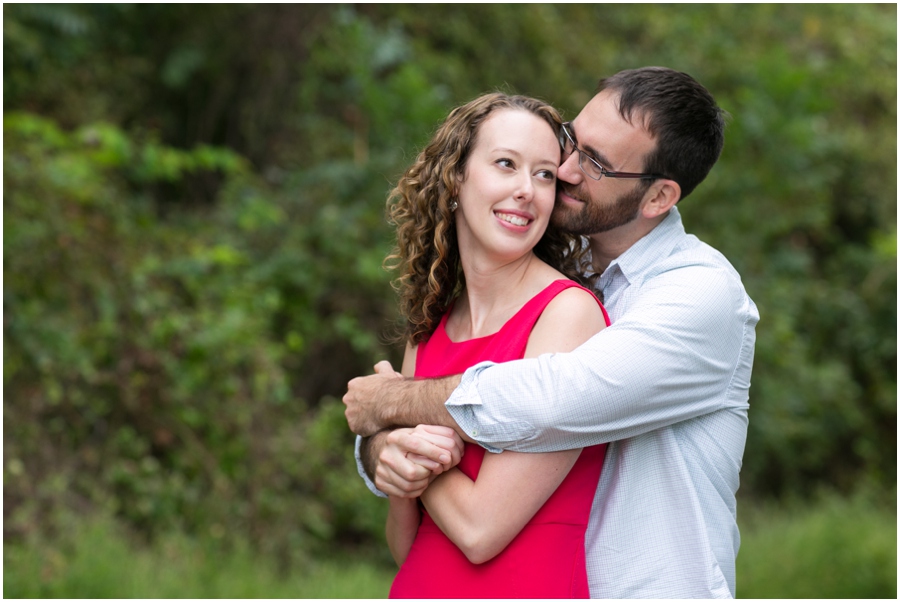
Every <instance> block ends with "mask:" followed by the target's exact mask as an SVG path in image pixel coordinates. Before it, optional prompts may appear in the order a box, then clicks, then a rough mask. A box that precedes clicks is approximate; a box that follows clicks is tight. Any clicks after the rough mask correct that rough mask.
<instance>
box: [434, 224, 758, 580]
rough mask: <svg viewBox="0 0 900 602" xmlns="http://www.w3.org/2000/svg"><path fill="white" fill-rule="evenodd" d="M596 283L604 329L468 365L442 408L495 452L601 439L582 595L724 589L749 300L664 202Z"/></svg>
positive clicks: (724, 263) (740, 443)
mask: <svg viewBox="0 0 900 602" xmlns="http://www.w3.org/2000/svg"><path fill="white" fill-rule="evenodd" d="M599 287H600V289H601V290H602V291H603V294H604V299H605V305H606V308H607V310H608V311H609V314H610V317H611V319H612V322H613V323H612V326H610V327H608V328H606V329H605V330H603V331H601V332H600V333H598V334H597V335H595V336H594V337H593V338H591V339H590V340H589V341H588V342H586V343H585V344H583V345H582V346H581V347H579V348H577V349H576V350H574V351H572V352H571V353H557V354H548V355H544V356H541V357H539V358H534V359H526V360H518V361H515V362H509V363H505V364H491V363H488V362H485V363H482V364H479V365H477V366H474V367H472V368H470V369H469V370H468V371H467V372H466V373H465V374H464V376H463V378H462V382H461V383H460V386H459V387H458V388H457V389H456V391H455V392H454V393H453V395H452V396H451V397H450V399H449V400H448V401H447V409H448V410H449V411H450V414H451V415H452V416H453V418H454V419H455V420H456V421H457V423H458V424H459V425H460V427H461V428H462V429H464V430H465V431H466V432H467V433H468V434H469V436H471V437H472V438H473V439H475V440H476V441H478V442H479V443H480V444H481V445H482V446H484V447H486V448H487V449H488V450H490V451H500V450H501V449H508V450H516V451H528V452H549V451H558V450H562V449H571V448H575V447H586V446H588V445H595V444H598V443H607V442H609V448H608V449H607V455H606V461H605V463H604V466H603V473H602V475H601V477H600V482H599V484H598V487H597V492H596V494H595V497H594V503H593V507H592V509H591V517H590V521H589V525H588V531H587V541H586V556H587V570H588V580H589V583H590V590H591V596H592V597H595V598H696V597H705V598H730V597H734V595H735V568H734V564H735V557H736V556H737V552H738V547H739V545H740V535H739V533H738V528H737V522H736V508H735V492H736V491H737V488H738V474H739V472H740V468H741V459H742V457H743V453H744V443H745V441H746V436H747V411H748V407H749V405H748V392H749V388H750V371H751V368H752V364H753V348H754V342H755V339H756V334H755V326H756V323H757V322H758V321H759V313H758V311H757V309H756V305H755V304H754V303H753V301H752V300H751V299H750V297H748V296H747V293H746V291H745V290H744V287H743V285H742V283H741V279H740V276H739V275H738V273H737V272H736V271H735V270H734V268H733V267H732V266H731V264H730V263H729V262H728V260H726V259H725V257H724V256H723V255H722V254H721V253H719V252H718V251H716V250H715V249H713V248H712V247H710V246H709V245H706V244H705V243H703V242H701V241H699V240H698V239H697V238H696V237H694V236H692V235H688V234H686V233H685V231H684V227H683V226H682V222H681V216H680V215H679V213H678V210H677V209H674V208H673V209H672V210H671V212H670V214H669V215H668V216H667V217H666V219H665V220H663V221H662V222H661V223H660V224H659V225H658V226H657V227H656V228H654V229H653V230H652V231H651V232H650V233H649V234H647V235H646V236H644V237H643V238H642V239H640V240H639V241H638V242H637V243H635V244H634V245H633V246H632V247H631V248H629V249H628V250H627V251H626V252H625V253H623V254H622V255H621V256H619V257H618V258H617V259H616V260H615V261H613V262H612V263H611V264H610V265H609V266H608V267H607V268H606V270H604V272H603V274H602V275H601V277H600V281H599Z"/></svg>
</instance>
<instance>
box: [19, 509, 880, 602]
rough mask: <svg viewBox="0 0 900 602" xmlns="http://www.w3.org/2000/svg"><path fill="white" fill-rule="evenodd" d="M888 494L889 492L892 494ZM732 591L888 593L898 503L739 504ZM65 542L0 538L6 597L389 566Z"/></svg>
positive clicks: (289, 583) (325, 575) (105, 523)
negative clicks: (284, 567) (300, 564)
mask: <svg viewBox="0 0 900 602" xmlns="http://www.w3.org/2000/svg"><path fill="white" fill-rule="evenodd" d="M894 499H896V498H894ZM740 512H741V515H740V524H741V533H742V544H741V551H740V554H739V556H738V567H737V574H738V595H739V597H741V598H891V599H896V597H897V517H896V502H894V503H893V504H890V503H887V504H886V503H884V502H881V503H875V502H874V501H872V499H870V498H869V497H866V496H865V495H856V496H854V497H852V498H849V499H844V498H840V497H836V496H833V495H832V496H824V497H821V498H820V499H819V500H818V501H816V502H814V503H806V504H800V503H794V504H787V505H785V504H781V505H772V504H759V505H752V504H749V503H743V504H742V505H741V509H740ZM72 533H73V535H72V536H69V537H67V538H66V539H65V540H64V541H54V542H48V541H32V542H30V543H28V544H7V545H5V546H4V552H3V569H4V581H3V595H4V597H6V598H385V597H387V593H388V590H389V588H390V583H391V580H392V579H393V575H394V571H393V570H392V569H391V568H390V567H388V566H385V565H384V564H381V563H379V562H377V561H374V560H372V559H369V558H361V557H356V558H354V557H350V558H345V559H343V560H322V561H318V562H315V563H312V564H310V565H309V566H306V567H305V568H304V569H303V570H295V571H293V572H291V573H290V574H288V575H287V576H285V575H279V574H278V572H277V571H276V570H275V564H274V562H272V560H271V559H269V558H267V557H262V556H258V555H255V554H254V553H253V552H251V551H250V550H249V549H246V548H237V549H231V550H228V551H225V550H222V549H221V548H220V547H217V546H216V545H215V544H213V543H212V542H211V541H198V540H194V539H190V538H187V537H185V536H182V535H179V534H172V535H169V536H166V537H162V538H160V539H159V540H158V541H157V543H156V544H155V545H153V546H151V547H146V546H143V547H136V546H135V545H133V544H132V543H130V542H129V540H128V539H127V538H126V537H124V536H123V535H122V533H121V532H120V531H119V530H117V529H116V527H115V525H114V524H113V523H112V522H111V521H109V520H93V521H86V520H85V521H83V522H82V523H81V524H77V525H73V529H72Z"/></svg>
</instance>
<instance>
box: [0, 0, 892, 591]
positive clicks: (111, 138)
mask: <svg viewBox="0 0 900 602" xmlns="http://www.w3.org/2000/svg"><path fill="white" fill-rule="evenodd" d="M3 11H4V23H3V28H4V158H3V161H4V193H5V199H4V200H5V203H4V218H5V219H4V242H3V244H4V260H3V261H4V263H3V267H4V317H5V318H4V394H5V403H4V443H5V445H4V493H5V496H4V511H5V517H6V518H5V522H4V524H5V541H7V542H16V541H19V540H21V539H23V538H29V537H32V536H33V535H34V534H35V533H45V534H47V535H48V536H50V537H52V535H53V534H54V533H57V530H58V529H59V528H60V526H61V525H62V524H63V523H64V522H65V519H64V518H63V517H64V516H66V515H65V513H64V511H65V510H66V509H69V510H75V511H78V512H82V511H87V510H89V509H102V510H103V511H104V512H110V513H112V514H113V515H114V516H116V517H117V520H120V521H122V522H123V523H125V524H127V525H129V526H131V527H133V528H135V529H136V530H137V531H138V532H139V533H141V534H142V535H143V536H144V537H145V538H149V539H151V540H152V539H153V538H154V537H158V536H159V534H160V533H163V532H167V531H168V530H169V529H180V530H183V531H184V532H185V533H188V534H193V535H196V536H197V537H204V538H212V540H214V541H217V542H220V543H221V545H222V546H226V545H228V542H230V541H232V540H233V541H238V540H240V541H245V542H247V545H248V546H250V548H251V549H253V550H255V551H257V552H258V551H264V552H266V554H268V555H270V556H272V557H274V558H276V559H277V562H278V563H279V566H281V567H282V568H284V567H287V566H292V565H297V564H298V563H302V562H303V557H304V556H309V555H313V554H317V553H319V552H321V551H322V550H326V549H332V548H334V547H342V546H358V545H363V544H375V547H376V548H378V549H380V550H381V552H380V553H381V554H382V555H383V554H384V548H383V547H382V546H381V543H380V542H381V537H382V536H381V532H382V524H383V517H384V506H383V504H381V503H380V500H377V499H375V498H374V497H373V496H371V495H370V494H369V493H368V492H367V490H366V489H365V487H364V486H363V485H362V483H361V482H360V480H359V479H358V478H357V477H356V476H355V473H356V470H355V466H354V465H353V460H352V441H353V439H352V436H351V435H350V433H349V432H348V431H347V429H346V425H345V424H344V422H343V418H342V405H341V404H340V402H339V401H338V398H339V397H340V396H341V395H342V394H343V391H344V389H345V386H346V382H347V380H349V379H350V378H352V377H353V376H356V375H358V374H361V373H366V372H368V371H370V370H371V366H372V365H373V364H374V363H375V362H376V361H377V360H380V359H384V358H388V359H392V360H394V361H395V362H396V361H397V360H398V359H399V354H400V350H399V349H397V348H396V347H395V346H389V345H387V344H386V343H385V340H386V339H385V334H387V333H388V332H389V331H390V328H391V323H392V321H393V320H394V319H395V317H396V309H395V307H396V304H395V299H394V295H393V292H392V291H391V289H390V286H389V275H388V274H387V273H385V271H384V270H383V269H382V267H381V262H382V260H383V258H384V256H385V255H386V254H387V252H388V249H389V248H390V239H391V233H390V231H389V229H388V226H387V224H386V222H385V219H384V201H385V198H386V196H387V192H388V190H389V189H390V186H391V185H392V183H393V182H395V181H396V178H397V176H398V175H399V174H400V173H401V172H402V170H403V169H404V168H405V167H406V166H407V165H408V164H409V162H410V161H411V160H412V158H413V157H414V156H415V154H416V152H417V151H418V149H419V148H421V147H422V146H423V145H424V144H425V142H426V141H427V139H428V137H429V136H430V134H431V132H432V131H433V130H434V128H435V127H436V125H437V124H438V123H439V122H440V120H441V119H442V118H443V117H444V115H445V114H446V113H447V111H448V110H449V109H450V108H451V107H452V106H454V105H456V104H458V103H461V102H464V101H467V100H469V99H470V98H472V97H473V96H475V95H476V94H479V93H481V92H486V91H490V90H494V89H498V88H499V89H505V90H508V91H511V92H518V93H525V94H530V95H533V96H538V97H541V98H544V99H546V100H548V101H550V102H553V103H554V104H555V105H557V106H558V107H560V109H561V110H563V112H564V113H565V114H566V115H567V117H570V118H571V117H574V116H575V114H576V113H577V111H578V110H579V109H580V107H581V106H582V105H583V104H584V103H585V102H586V101H587V100H588V99H589V98H590V96H591V94H592V92H593V89H594V87H595V85H596V81H597V79H598V78H599V77H601V76H604V75H609V74H612V73H614V72H616V71H618V70H620V69H624V68H631V67H637V66H641V65H648V64H664V65H668V66H671V67H674V68H678V69H681V70H684V71H687V72H689V73H691V74H692V75H694V76H695V77H697V78H698V79H699V80H700V81H701V82H703V83H704V84H705V85H706V86H707V87H708V88H709V89H710V90H711V91H712V92H713V93H714V95H715V96H716V97H717V98H718V99H719V101H720V104H721V105H722V106H723V107H724V108H725V109H727V110H728V111H729V112H730V114H731V116H732V117H731V121H730V124H729V127H728V130H727V135H726V148H725V151H724V153H723V156H722V159H721V160H720V162H719V164H718V165H717V167H716V168H715V169H714V170H713V173H712V174H711V175H710V177H709V178H708V180H707V181H706V182H705V183H704V184H703V185H701V186H700V187H699V188H698V190H697V191H696V192H695V193H693V194H692V195H691V196H690V197H689V198H688V199H686V200H685V202H684V203H683V206H682V207H681V211H682V213H683V214H684V216H685V223H686V225H687V227H688V229H689V231H692V232H694V233H696V234H697V235H698V236H699V237H700V238H701V239H703V240H705V241H707V242H709V243H710V244H712V245H713V246H715V247H716V248H718V249H720V250H721V251H722V252H723V253H724V254H725V255H726V256H727V257H728V258H729V260H731V261H732V263H734V265H735V266H736V267H737V269H738V270H739V272H740V273H741V274H742V277H743V278H744V282H745V284H746V286H747V289H748V291H749V293H750V295H751V296H752V297H753V298H754V300H755V301H756V302H757V304H758V305H759V307H760V313H761V315H762V319H761V322H760V324H759V327H758V330H757V333H758V342H757V347H756V360H755V368H754V375H753V377H754V378H753V388H752V391H751V406H752V409H751V414H750V433H749V439H748V443H747V451H746V454H745V458H744V467H743V474H742V493H750V494H753V495H754V496H784V495H788V494H790V495H801V496H802V495H803V494H808V493H809V492H811V491H813V490H815V488H816V486H817V485H818V484H821V483H823V482H824V483H829V484H831V485H832V486H834V487H836V488H838V489H840V490H842V491H849V490H851V489H852V488H853V487H855V486H856V484H857V483H859V482H874V483H875V484H876V486H877V487H881V488H887V489H891V488H892V487H894V486H895V483H896V472H897V467H896V326H897V324H896V307H897V298H896V287H897V281H896V252H897V233H896V219H897V215H896V208H897V205H896V199H897V183H896V160H897V156H896V152H897V151H896V137H895V134H896V106H897V99H896V89H897V78H896V69H897V65H896V52H895V51H896V21H897V19H896V6H894V5H865V4H863V5H815V6H812V5H743V4H741V5H678V6H658V5H597V4H585V5H503V4H497V5H467V6H465V7H463V8H460V7H458V6H450V5H447V6H442V5H429V6H418V5H310V4H302V5H301V4H297V5H272V6H254V5H140V4H139V5H86V4H85V5H36V4H7V5H4V7H3ZM828 516H831V515H828ZM823 520H824V519H823ZM743 554H744V553H743V552H742V555H743ZM748 570H750V569H748ZM742 582H743V579H742ZM742 587H743V586H742ZM60 591H62V590H60ZM742 593H743V592H742ZM47 595H51V593H47ZM52 595H55V594H52Z"/></svg>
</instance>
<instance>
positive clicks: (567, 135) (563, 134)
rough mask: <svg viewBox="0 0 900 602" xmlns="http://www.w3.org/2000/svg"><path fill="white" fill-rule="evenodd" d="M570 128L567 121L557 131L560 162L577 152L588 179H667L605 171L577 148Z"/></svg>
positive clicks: (656, 175)
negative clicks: (561, 154) (604, 177)
mask: <svg viewBox="0 0 900 602" xmlns="http://www.w3.org/2000/svg"><path fill="white" fill-rule="evenodd" d="M571 127H572V126H571V122H569V121H567V122H566V123H564V124H562V127H561V128H560V129H559V145H560V146H561V147H562V151H563V156H562V160H563V161H565V160H566V159H568V158H569V155H571V154H572V152H573V151H578V167H580V168H581V171H583V172H584V175H586V176H587V177H589V178H590V179H592V180H599V179H600V178H602V177H603V176H606V177H607V178H631V179H633V180H637V179H640V180H655V179H657V178H663V179H668V178H666V176H663V175H660V174H655V173H628V172H627V171H610V170H608V169H606V168H605V167H603V166H602V165H600V164H599V163H597V161H596V160H595V159H594V158H593V157H591V156H590V155H588V154H587V153H586V152H584V151H583V150H581V149H580V148H578V144H577V143H576V142H575V132H573V131H572V129H571Z"/></svg>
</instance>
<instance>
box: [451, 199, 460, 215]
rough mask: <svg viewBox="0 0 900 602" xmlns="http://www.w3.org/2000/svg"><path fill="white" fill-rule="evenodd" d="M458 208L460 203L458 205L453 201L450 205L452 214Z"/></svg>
mask: <svg viewBox="0 0 900 602" xmlns="http://www.w3.org/2000/svg"><path fill="white" fill-rule="evenodd" d="M457 207H459V203H457V202H456V201H453V202H452V203H450V213H453V212H454V211H456V208H457Z"/></svg>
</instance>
